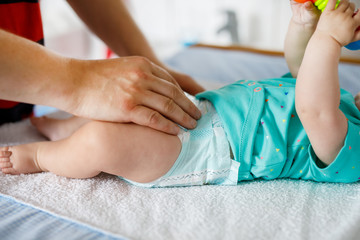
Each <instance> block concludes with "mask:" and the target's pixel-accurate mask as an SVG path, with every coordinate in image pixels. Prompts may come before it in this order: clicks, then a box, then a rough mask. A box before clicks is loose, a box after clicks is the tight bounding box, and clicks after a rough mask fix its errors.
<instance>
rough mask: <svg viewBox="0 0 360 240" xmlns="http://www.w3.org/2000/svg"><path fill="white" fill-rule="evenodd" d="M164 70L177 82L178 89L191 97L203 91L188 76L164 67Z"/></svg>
mask: <svg viewBox="0 0 360 240" xmlns="http://www.w3.org/2000/svg"><path fill="white" fill-rule="evenodd" d="M164 69H165V70H166V71H167V72H168V73H170V75H171V76H172V77H173V78H174V79H175V80H176V81H177V82H178V84H179V85H180V87H181V88H182V89H183V90H184V91H185V92H187V93H189V94H191V95H196V94H198V93H200V92H203V91H205V89H204V88H203V87H202V86H200V85H199V84H198V83H197V82H196V81H195V80H194V79H193V78H192V77H190V76H189V75H186V74H183V73H180V72H177V71H174V70H173V69H170V68H167V67H164Z"/></svg>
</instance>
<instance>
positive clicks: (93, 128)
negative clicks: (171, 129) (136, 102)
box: [0, 122, 181, 183]
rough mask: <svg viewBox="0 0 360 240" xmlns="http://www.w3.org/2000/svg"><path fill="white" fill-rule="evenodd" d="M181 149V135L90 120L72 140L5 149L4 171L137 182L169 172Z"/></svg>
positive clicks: (0, 153) (0, 162) (0, 163)
mask: <svg viewBox="0 0 360 240" xmlns="http://www.w3.org/2000/svg"><path fill="white" fill-rule="evenodd" d="M180 151H181V142H180V140H179V138H178V137H177V136H172V135H168V134H166V133H163V132H159V131H156V130H154V129H150V128H148V127H144V126H139V125H135V124H117V123H105V122H90V123H87V124H85V125H84V126H82V127H81V128H80V129H79V130H77V131H76V132H75V133H74V134H73V135H71V136H70V137H68V138H65V139H62V140H59V141H54V142H38V143H30V144H25V145H19V146H12V147H2V148H0V167H1V168H2V171H3V173H8V174H20V173H34V172H42V171H50V172H53V173H55V174H57V175H60V176H65V177H69V178H90V177H94V176H96V175H98V174H99V173H100V172H106V173H109V174H113V175H117V176H122V177H124V178H127V179H129V180H132V181H136V182H141V183H144V182H151V181H153V180H156V179H157V178H159V177H161V176H163V175H164V174H165V173H167V172H168V171H169V170H170V168H171V167H172V166H173V164H174V163H175V161H176V159H177V158H178V155H179V154H180Z"/></svg>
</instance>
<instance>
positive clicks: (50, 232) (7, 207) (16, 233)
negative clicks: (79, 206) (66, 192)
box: [0, 195, 124, 240]
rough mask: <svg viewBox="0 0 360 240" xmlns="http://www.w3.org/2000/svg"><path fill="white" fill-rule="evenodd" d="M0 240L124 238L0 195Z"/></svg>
mask: <svg viewBox="0 0 360 240" xmlns="http://www.w3.org/2000/svg"><path fill="white" fill-rule="evenodd" d="M0 239H2V240H15V239H21V240H27V239H29V240H30V239H31V240H33V239H37V240H41V239H52V240H57V239H58V240H64V239H81V240H83V239H94V240H95V239H96V240H98V239H99V240H105V239H107V240H119V239H124V238H121V237H116V236H112V235H110V234H108V233H105V232H101V231H98V230H96V229H94V228H92V227H89V226H86V225H83V224H80V223H76V222H73V221H70V220H67V219H65V218H62V217H59V216H55V215H52V214H50V213H47V212H44V211H42V210H40V209H36V208H33V207H31V206H28V205H25V204H23V203H20V202H18V201H16V200H14V199H12V198H10V197H7V196H4V195H0Z"/></svg>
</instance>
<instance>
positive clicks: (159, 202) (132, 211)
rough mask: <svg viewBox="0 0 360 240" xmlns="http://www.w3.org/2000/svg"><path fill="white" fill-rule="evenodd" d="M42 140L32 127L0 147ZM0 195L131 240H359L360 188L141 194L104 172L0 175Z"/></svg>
mask: <svg viewBox="0 0 360 240" xmlns="http://www.w3.org/2000/svg"><path fill="white" fill-rule="evenodd" d="M39 140H44V138H43V137H41V135H39V134H38V133H37V132H36V130H35V129H34V128H33V127H32V126H30V123H29V122H28V121H23V122H21V123H16V124H7V125H3V126H1V127H0V144H1V145H7V144H11V145H12V144H17V143H24V142H30V141H39ZM0 182H1V184H0V193H2V194H5V195H9V196H12V197H14V198H16V199H18V200H20V201H22V202H25V203H28V204H30V205H33V206H36V207H39V208H41V209H44V210H46V211H49V212H52V213H55V214H58V215H61V216H64V217H66V218H70V219H73V220H75V221H79V222H83V223H85V224H89V225H91V226H94V227H96V228H100V229H103V230H105V231H108V232H111V233H113V234H119V235H122V236H125V237H128V238H131V239H339V240H340V239H359V236H360V235H359V234H360V228H359V225H360V185H359V184H357V183H356V184H323V183H314V182H310V181H296V180H276V181H253V182H244V183H241V184H239V185H238V186H234V187H228V186H226V187H225V186H202V187H189V188H163V189H143V188H139V187H135V186H132V185H129V184H128V183H126V182H123V181H121V180H120V179H118V178H117V177H114V176H110V175H106V174H102V175H100V176H98V177H96V178H93V179H86V180H77V179H67V178H64V177H58V176H55V175H54V174H51V173H40V174H30V175H19V176H10V175H4V174H2V173H0Z"/></svg>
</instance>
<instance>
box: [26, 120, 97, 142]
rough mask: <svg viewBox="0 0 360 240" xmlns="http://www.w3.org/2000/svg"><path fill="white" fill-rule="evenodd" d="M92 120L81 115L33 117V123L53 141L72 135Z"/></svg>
mask: <svg viewBox="0 0 360 240" xmlns="http://www.w3.org/2000/svg"><path fill="white" fill-rule="evenodd" d="M88 122H90V120H88V119H85V118H80V117H75V116H74V117H70V118H67V119H55V118H49V117H46V116H45V117H40V118H31V123H32V125H34V126H35V127H36V128H37V130H38V131H39V132H40V133H41V134H43V135H44V136H45V137H47V138H48V139H49V140H51V141H57V140H61V139H64V138H67V137H69V136H71V135H72V134H73V133H74V132H75V131H76V130H78V129H79V128H80V127H81V126H83V125H84V124H86V123H88Z"/></svg>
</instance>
